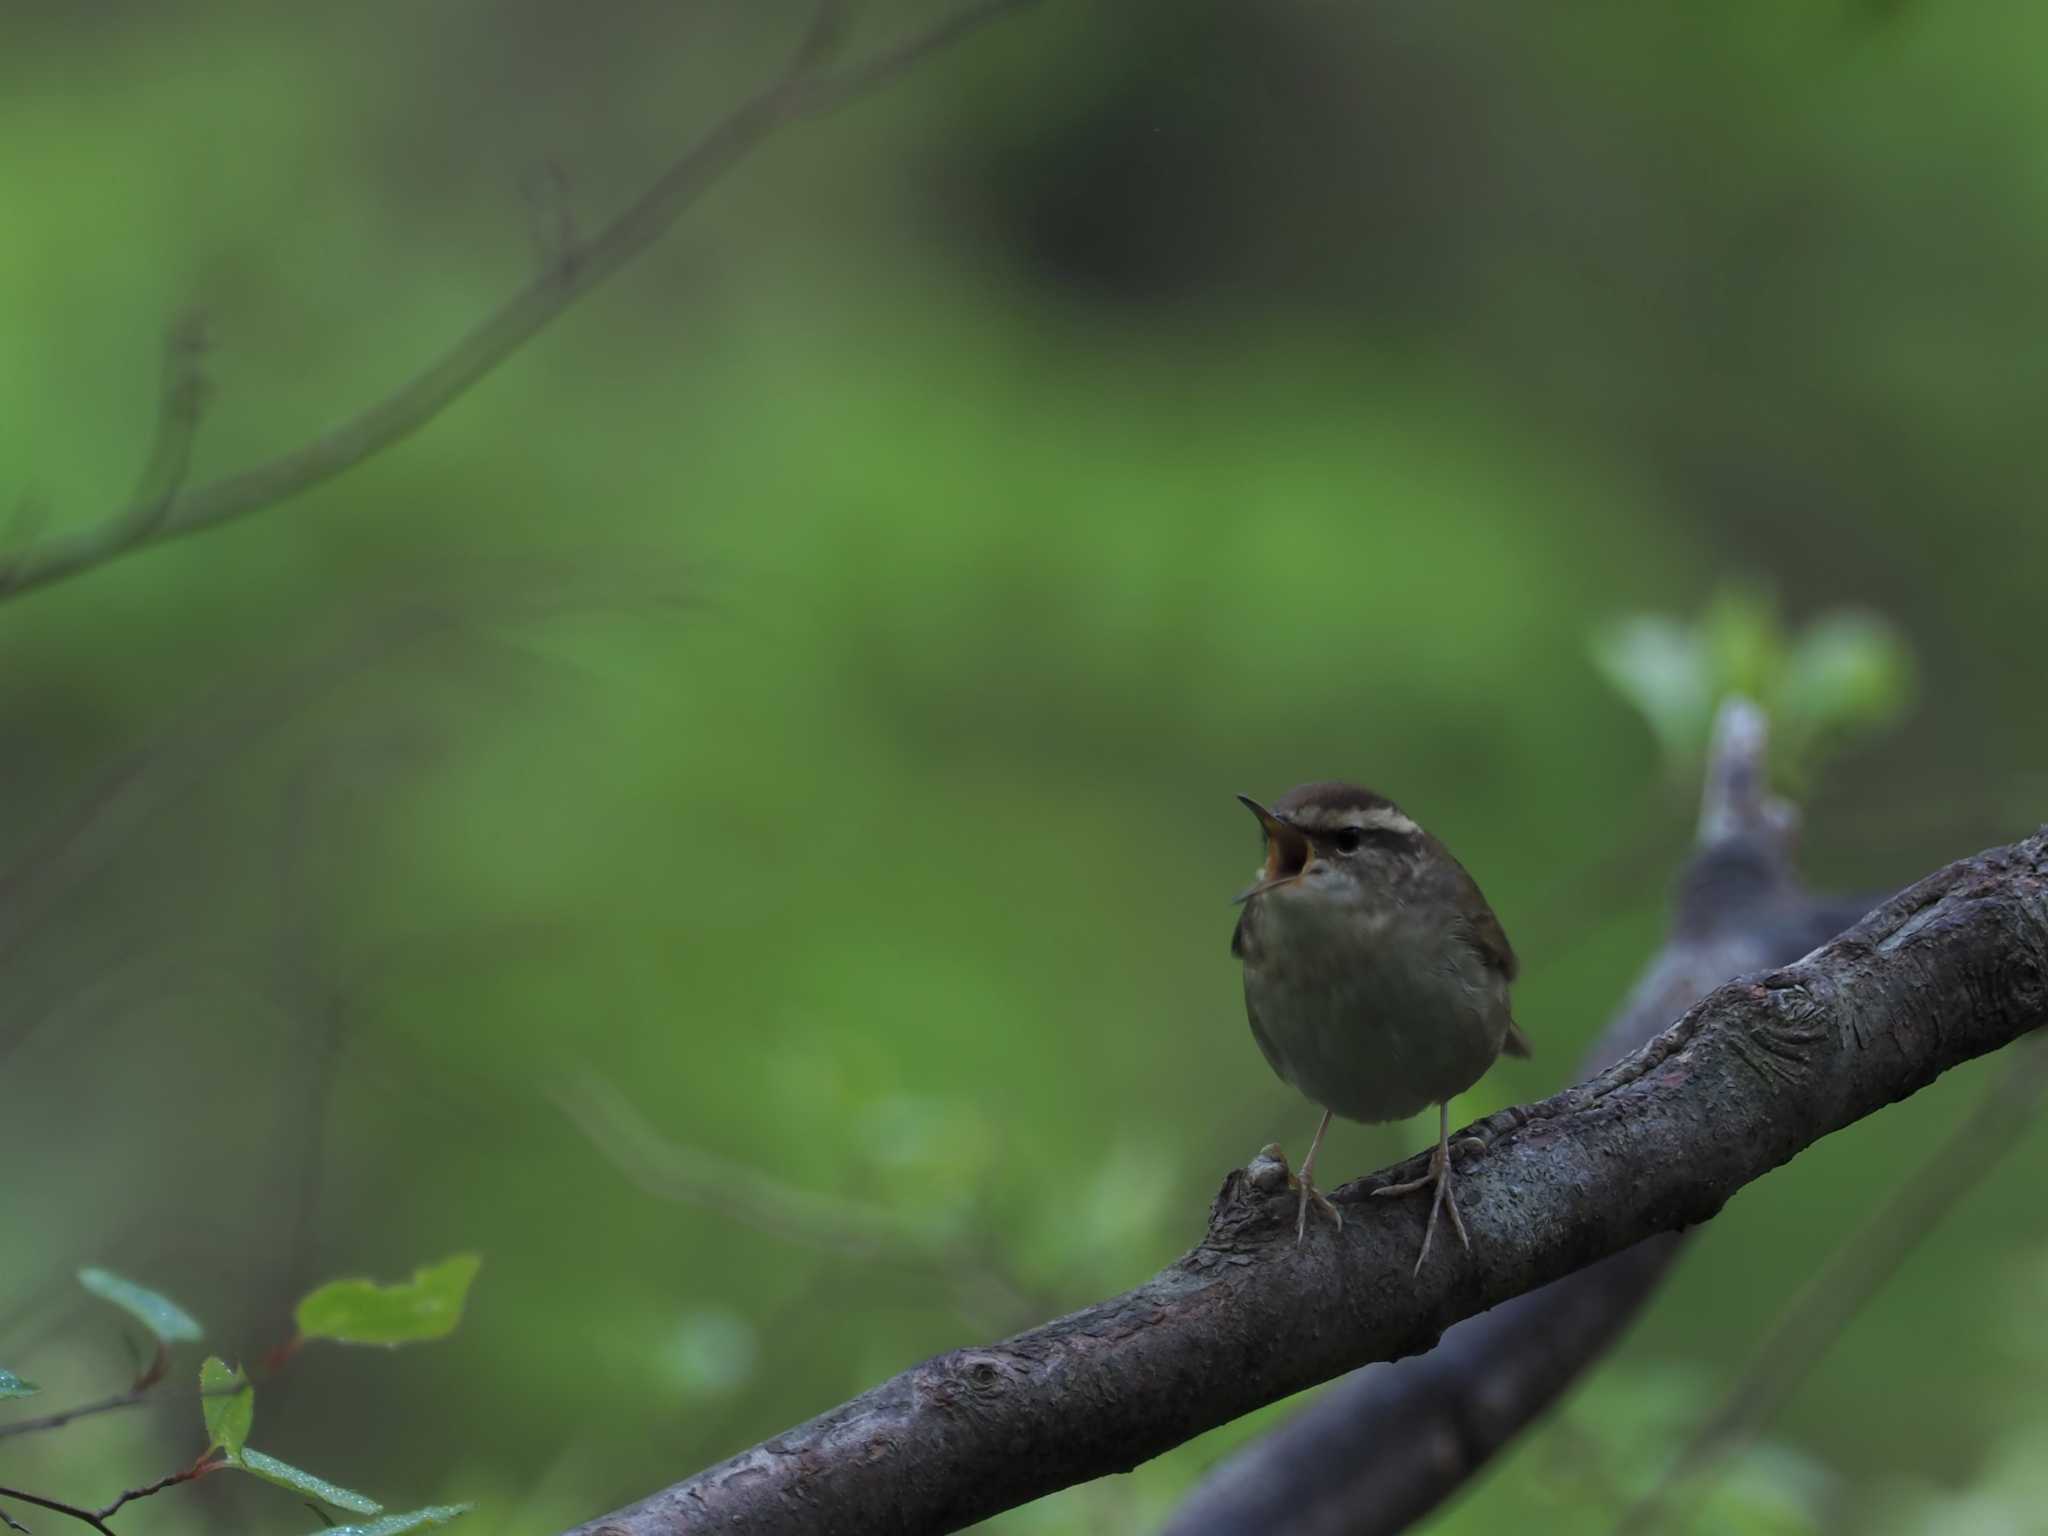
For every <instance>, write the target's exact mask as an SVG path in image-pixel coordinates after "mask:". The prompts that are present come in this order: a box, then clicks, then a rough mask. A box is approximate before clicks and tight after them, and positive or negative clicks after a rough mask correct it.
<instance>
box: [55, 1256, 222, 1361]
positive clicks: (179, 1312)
mask: <svg viewBox="0 0 2048 1536" xmlns="http://www.w3.org/2000/svg"><path fill="white" fill-rule="evenodd" d="M78 1283H79V1284H80V1285H82V1286H84V1287H85V1288H86V1289H87V1290H88V1291H91V1292H92V1293H93V1295H95V1296H97V1297H99V1299H100V1300H101V1301H111V1302H112V1303H113V1304H114V1305H115V1306H117V1307H119V1308H120V1309H121V1310H122V1311H124V1312H126V1313H128V1314H129V1315H130V1316H131V1317H133V1318H135V1319H136V1320H137V1321H139V1322H140V1323H141V1324H142V1325H143V1327H145V1328H147V1329H148V1330H149V1331H150V1332H151V1333H153V1334H155V1335H156V1336H157V1338H159V1339H160V1340H162V1341H163V1342H164V1343H166V1344H178V1343H183V1342H187V1341H190V1340H192V1339H198V1338H204V1337H205V1330H204V1329H203V1328H201V1327H200V1326H199V1324H198V1323H196V1322H194V1321H193V1319H192V1315H191V1314H190V1313H189V1312H187V1311H186V1310H185V1309H184V1308H183V1307H181V1306H179V1305H178V1304H177V1303H176V1302H174V1301H172V1300H170V1299H169V1298H168V1297H165V1296H159V1295H158V1294H157V1293H156V1292H155V1291H150V1290H145V1289H143V1287H141V1286H139V1285H137V1284H136V1283H135V1282H134V1281H133V1280H124V1279H122V1278H121V1276H119V1275H117V1274H115V1273H114V1272H113V1271H112V1270H107V1269H81V1270H80V1271H79V1272H78Z"/></svg>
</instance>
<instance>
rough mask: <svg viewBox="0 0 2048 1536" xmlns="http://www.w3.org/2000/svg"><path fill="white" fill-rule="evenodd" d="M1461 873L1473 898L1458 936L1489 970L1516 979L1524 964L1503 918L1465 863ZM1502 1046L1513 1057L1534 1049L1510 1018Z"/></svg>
mask: <svg viewBox="0 0 2048 1536" xmlns="http://www.w3.org/2000/svg"><path fill="white" fill-rule="evenodd" d="M1458 873H1459V874H1460V875H1463V876H1464V879H1465V885H1466V886H1467V887H1468V888H1469V891H1470V894H1471V897H1472V899H1471V900H1470V901H1468V902H1465V903H1462V905H1464V906H1465V908H1466V910H1465V911H1464V912H1463V913H1461V914H1460V916H1459V918H1458V922H1457V927H1456V933H1457V935H1458V937H1459V938H1460V939H1462V940H1463V941H1464V942H1465V944H1466V945H1468V946H1469V947H1470V948H1471V949H1472V950H1474V951H1475V952H1476V953H1477V954H1478V956H1479V960H1480V963H1481V964H1482V965H1484V966H1485V967H1486V968H1487V969H1488V970H1490V971H1492V972H1493V973H1494V974H1495V975H1497V976H1499V977H1500V979H1501V980H1502V981H1513V980H1514V979H1515V976H1516V974H1517V973H1518V972H1519V971H1520V970H1521V968H1522V963H1521V961H1519V960H1517V959H1516V958H1515V951H1514V946H1513V945H1511V944H1509V943H1508V936H1507V932H1506V930H1504V929H1503V928H1502V927H1501V925H1500V919H1499V918H1497V917H1495V916H1494V915H1493V908H1492V907H1490V906H1488V905H1487V903H1486V898H1485V897H1483V896H1481V895H1480V893H1479V883H1478V882H1477V881H1475V880H1474V879H1473V878H1472V877H1471V875H1469V874H1466V872H1465V869H1464V866H1462V865H1460V866H1459V867H1458ZM1500 1048H1501V1049H1502V1050H1503V1051H1505V1052H1506V1053H1507V1054H1508V1055H1510V1056H1527V1055H1529V1054H1530V1052H1531V1047H1530V1044H1529V1037H1528V1036H1527V1035H1525V1034H1523V1033H1522V1026H1521V1025H1519V1024H1517V1023H1515V1022H1514V1021H1513V1020H1512V1019H1510V1020H1509V1021H1508V1032H1507V1038H1506V1039H1504V1040H1503V1041H1502V1042H1501V1047H1500Z"/></svg>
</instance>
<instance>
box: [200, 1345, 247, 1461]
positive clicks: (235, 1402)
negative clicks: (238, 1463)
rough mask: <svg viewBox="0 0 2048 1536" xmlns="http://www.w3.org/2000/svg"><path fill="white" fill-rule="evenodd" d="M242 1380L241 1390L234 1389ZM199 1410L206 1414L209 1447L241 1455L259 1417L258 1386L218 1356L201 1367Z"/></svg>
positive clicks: (232, 1454) (231, 1457) (237, 1456)
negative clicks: (257, 1404)
mask: <svg viewBox="0 0 2048 1536" xmlns="http://www.w3.org/2000/svg"><path fill="white" fill-rule="evenodd" d="M237 1383H239V1384H240V1386H241V1389H242V1390H241V1391H239V1392H237V1391H235V1390H233V1389H234V1387H235V1386H236V1384H237ZM199 1392H200V1397H199V1411H200V1412H201V1413H203V1414H204V1415H205V1416H206V1448H207V1449H208V1450H209V1451H210V1450H213V1449H214V1448H215V1447H216V1446H218V1447H219V1448H220V1449H221V1450H224V1451H226V1452H227V1453H228V1458H229V1459H230V1460H235V1459H237V1458H239V1457H240V1456H241V1454H242V1443H243V1442H244V1441H245V1440H247V1439H248V1438H249V1425H250V1424H251V1422H253V1421H254V1419H255V1417H256V1389H255V1388H254V1387H252V1386H251V1385H249V1378H248V1377H246V1376H244V1375H243V1374H242V1373H241V1372H240V1371H239V1370H233V1371H231V1370H229V1369H228V1367H227V1362H226V1361H224V1360H222V1359H221V1358H220V1357H219V1356H218V1355H214V1356H210V1357H208V1359H207V1362H206V1364H204V1365H202V1366H200V1367H199Z"/></svg>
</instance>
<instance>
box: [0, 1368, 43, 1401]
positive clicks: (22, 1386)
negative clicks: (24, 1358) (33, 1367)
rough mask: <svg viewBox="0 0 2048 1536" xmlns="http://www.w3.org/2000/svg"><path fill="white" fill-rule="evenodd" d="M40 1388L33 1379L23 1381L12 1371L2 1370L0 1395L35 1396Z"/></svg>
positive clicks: (0, 1374) (0, 1372)
mask: <svg viewBox="0 0 2048 1536" xmlns="http://www.w3.org/2000/svg"><path fill="white" fill-rule="evenodd" d="M40 1390H41V1388H39V1387H38V1386H37V1385H36V1384H35V1383H34V1382H32V1381H23V1380H22V1379H21V1378H20V1377H19V1376H17V1375H15V1374H14V1372H12V1371H0V1397H34V1396H35V1395H36V1393H37V1392H38V1391H40Z"/></svg>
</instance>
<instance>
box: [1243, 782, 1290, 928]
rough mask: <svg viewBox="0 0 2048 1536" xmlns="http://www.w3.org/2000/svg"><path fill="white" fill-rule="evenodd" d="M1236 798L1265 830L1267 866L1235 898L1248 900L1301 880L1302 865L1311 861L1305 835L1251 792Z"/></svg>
mask: <svg viewBox="0 0 2048 1536" xmlns="http://www.w3.org/2000/svg"><path fill="white" fill-rule="evenodd" d="M1237 798H1238V799H1239V800H1240V801H1242V802H1243V804H1244V808H1245V809H1246V810H1248V811H1250V812H1251V813H1252V814H1253V815H1254V816H1256V817H1258V818H1259V825H1260V826H1261V827H1263V828H1265V831H1266V867H1265V868H1264V869H1262V870H1260V871H1259V878H1258V879H1257V880H1256V881H1255V882H1253V884H1252V885H1251V886H1249V887H1248V888H1247V889H1245V890H1243V891H1241V892H1239V893H1238V895H1237V896H1236V897H1235V898H1234V900H1235V901H1236V902H1246V901H1250V900H1251V899H1252V898H1253V897H1254V896H1257V895H1259V894H1260V893H1261V892H1263V891H1270V890H1272V889H1273V888H1274V887H1275V886H1277V885H1288V884H1291V883H1293V882H1294V881H1296V880H1299V879H1300V878H1301V871H1302V868H1303V867H1304V866H1305V865H1306V864H1307V863H1308V858H1309V847H1308V839H1307V838H1306V837H1303V836H1302V835H1301V833H1300V832H1298V831H1297V830H1295V829H1294V828H1293V827H1290V826H1289V825H1288V824H1287V823H1286V822H1284V821H1282V820H1281V819H1280V818H1279V817H1278V816H1275V815H1274V814H1273V813H1272V812H1271V811H1269V810H1267V809H1266V808H1265V807H1264V806H1263V805H1261V804H1259V802H1258V801H1256V800H1254V799H1253V798H1252V797H1251V796H1250V795H1239V796H1238V797H1237Z"/></svg>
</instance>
